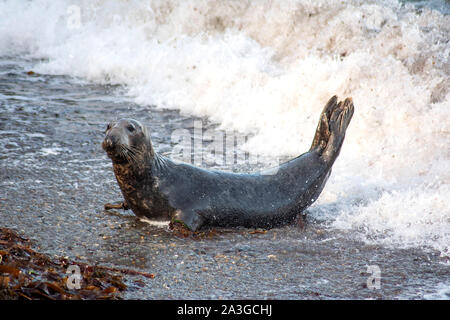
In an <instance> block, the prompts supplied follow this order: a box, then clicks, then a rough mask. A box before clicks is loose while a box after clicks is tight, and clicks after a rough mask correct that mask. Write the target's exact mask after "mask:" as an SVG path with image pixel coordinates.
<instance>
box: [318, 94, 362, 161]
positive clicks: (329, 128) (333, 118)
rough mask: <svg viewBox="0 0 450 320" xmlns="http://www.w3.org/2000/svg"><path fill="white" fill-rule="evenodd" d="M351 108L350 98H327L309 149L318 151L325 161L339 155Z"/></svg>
mask: <svg viewBox="0 0 450 320" xmlns="http://www.w3.org/2000/svg"><path fill="white" fill-rule="evenodd" d="M353 110H354V107H353V101H352V98H347V99H345V101H343V102H342V101H341V102H339V103H338V101H337V97H336V96H333V97H332V98H331V99H330V100H328V102H327V104H326V105H325V108H324V109H323V111H322V114H321V115H320V120H319V124H318V125H317V129H316V134H315V135H314V139H313V142H312V144H311V148H310V151H314V152H318V153H319V154H321V157H322V159H324V160H326V161H330V160H331V161H334V160H335V159H336V158H337V156H338V155H339V151H340V149H341V146H342V142H343V141H344V137H345V131H346V130H347V127H348V125H349V123H350V120H351V118H352V116H353Z"/></svg>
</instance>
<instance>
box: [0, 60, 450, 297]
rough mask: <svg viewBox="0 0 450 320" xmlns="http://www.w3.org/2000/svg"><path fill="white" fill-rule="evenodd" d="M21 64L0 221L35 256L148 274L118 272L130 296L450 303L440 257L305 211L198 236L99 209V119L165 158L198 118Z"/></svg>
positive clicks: (4, 151) (11, 108) (114, 192)
mask: <svg viewBox="0 0 450 320" xmlns="http://www.w3.org/2000/svg"><path fill="white" fill-rule="evenodd" d="M28 64H31V62H27V61H19V62H18V61H16V60H15V59H7V58H3V59H1V63H0V151H1V152H0V164H1V170H0V216H1V221H2V223H1V225H2V226H3V227H8V228H12V229H14V230H17V231H18V232H19V233H20V234H22V235H23V236H25V237H27V238H31V239H32V240H33V241H34V242H35V243H36V245H37V249H39V250H40V251H42V252H45V253H47V254H50V255H58V256H67V257H68V258H70V259H74V260H79V261H83V262H86V263H89V264H102V265H106V266H111V267H126V268H133V269H135V270H138V271H139V270H141V271H144V272H149V273H153V274H155V278H154V279H142V278H139V277H138V276H131V275H129V276H126V277H125V283H126V284H127V286H128V290H127V292H126V293H125V298H128V299H379V298H382V299H396V298H401V299H403V298H406V299H411V298H414V299H422V298H440V299H449V298H450V296H449V293H448V292H447V293H446V292H444V293H442V292H441V293H440V291H439V290H440V289H439V288H441V287H442V286H443V285H444V284H448V283H450V270H449V268H450V267H449V266H448V261H446V260H445V258H442V257H440V256H439V253H438V252H434V251H429V250H422V249H420V248H417V249H407V250H406V249H405V250H393V249H387V248H383V247H381V246H374V245H367V244H364V243H362V242H359V241H355V240H353V239H352V237H351V235H349V234H346V233H345V232H340V231H337V230H335V229H332V228H330V227H329V226H328V225H329V223H328V222H327V221H317V220H315V219H313V218H311V217H308V218H307V223H306V225H305V227H304V228H300V227H299V226H287V227H283V228H276V229H271V230H268V231H267V232H266V233H251V232H252V231H253V230H249V229H237V230H218V232H217V234H216V235H214V236H213V237H211V238H204V239H195V238H192V237H188V238H183V237H178V236H175V235H174V234H173V233H172V232H170V231H169V230H168V229H167V228H166V227H156V226H152V225H149V224H147V223H145V222H142V221H139V220H138V219H137V218H136V217H135V216H134V215H133V214H132V213H131V212H129V211H112V212H110V213H107V212H105V211H104V210H103V205H104V203H106V202H114V201H119V200H121V199H122V198H121V194H120V190H119V188H118V186H117V183H116V181H115V178H114V175H113V172H112V168H111V162H110V160H109V159H108V158H107V157H106V155H105V154H104V152H103V151H102V149H101V146H100V143H101V141H102V138H103V132H104V129H105V126H106V123H107V122H108V121H109V120H112V119H116V118H122V117H132V118H136V119H139V120H140V121H142V122H143V123H145V124H146V125H147V126H149V127H150V129H151V132H152V133H151V134H152V139H153V142H154V145H155V148H156V150H157V151H158V152H162V153H169V152H170V150H171V149H172V148H173V146H174V145H173V144H172V143H171V141H170V135H171V133H172V132H173V130H175V129H177V128H190V127H192V124H193V121H194V120H195V119H194V118H192V117H187V116H184V115H180V114H179V113H178V112H176V111H170V110H159V109H156V108H154V107H143V106H139V105H136V104H133V103H132V102H130V101H129V100H127V99H126V98H124V97H123V96H122V95H121V94H122V93H123V90H121V88H120V87H115V86H110V85H107V86H102V85H93V84H89V83H87V82H83V81H80V80H77V79H73V78H70V77H65V76H49V75H39V74H33V73H29V74H28V73H27V71H29V70H28V69H27V65H28ZM197 120H198V119H197ZM204 124H205V128H214V126H212V125H211V124H208V122H207V121H206V120H205V122H204ZM228 169H229V170H231V169H232V168H228ZM310 210H333V208H332V206H331V207H327V208H320V207H319V208H318V207H317V206H315V207H313V208H311V209H310ZM368 265H377V266H378V267H379V268H380V271H381V282H380V289H373V290H371V289H369V288H367V279H368V278H369V276H370V274H369V273H367V266H368Z"/></svg>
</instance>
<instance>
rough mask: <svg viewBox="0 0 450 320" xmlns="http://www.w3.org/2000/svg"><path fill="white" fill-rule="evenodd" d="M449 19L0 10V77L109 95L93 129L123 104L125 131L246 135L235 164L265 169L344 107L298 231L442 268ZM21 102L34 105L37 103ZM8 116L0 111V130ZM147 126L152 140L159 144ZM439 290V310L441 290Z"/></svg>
mask: <svg viewBox="0 0 450 320" xmlns="http://www.w3.org/2000/svg"><path fill="white" fill-rule="evenodd" d="M449 8H450V4H449V2H448V1H408V2H399V1H395V0H383V1H357V0H346V1H332V0H319V1H309V0H297V1H294V0H283V1H264V0H261V1H214V0H211V1H200V0H195V1H194V0H193V1H189V0H183V1H175V0H173V1H170V0H169V1H166V0H165V1H145V2H144V1H49V0H39V1H31V2H29V1H2V2H0V57H3V58H0V61H1V62H2V66H3V67H4V70H6V71H5V72H4V75H8V74H10V73H11V68H13V69H14V68H15V69H14V70H16V71H17V70H22V71H28V70H32V71H33V72H35V74H36V75H38V76H40V75H43V77H44V78H45V79H47V80H44V83H46V82H45V81H47V82H48V81H50V82H51V81H53V80H48V79H60V78H61V77H62V79H65V80H64V81H68V83H69V84H70V83H73V84H74V86H79V85H81V86H84V85H87V86H94V88H97V87H95V86H100V87H107V88H108V94H106V95H105V94H104V93H102V98H101V101H102V102H101V103H100V105H101V107H99V108H101V109H102V110H107V109H108V107H107V106H106V104H107V103H110V104H111V105H112V106H111V114H110V115H109V119H107V118H108V116H106V117H104V118H105V119H100V118H96V119H95V121H94V122H95V125H98V126H100V123H103V122H105V123H106V122H107V121H108V120H111V119H112V118H114V117H116V118H117V117H120V115H121V113H120V110H121V109H120V108H119V109H117V108H116V107H115V105H118V104H121V103H125V102H124V101H126V103H128V106H129V107H128V108H127V110H128V111H127V112H128V114H131V116H133V108H134V110H136V111H135V113H137V114H145V113H148V114H155V115H156V114H162V116H161V119H163V118H164V117H171V116H172V115H174V114H176V115H177V116H176V117H181V119H190V118H201V119H205V121H208V123H210V124H211V125H212V126H213V128H214V130H218V131H221V130H222V131H228V130H231V131H233V132H238V133H239V134H240V135H246V136H248V137H249V139H248V140H247V142H246V143H243V144H241V145H239V148H240V149H242V150H245V151H248V152H251V153H256V154H259V155H261V156H262V157H263V159H266V160H267V162H271V161H274V160H278V159H286V158H289V157H293V156H296V155H298V154H300V153H302V152H304V151H306V150H307V149H308V148H309V146H310V144H311V140H312V137H313V134H314V130H315V127H316V125H317V121H318V117H319V114H320V112H321V110H322V108H323V106H324V104H325V103H326V101H327V100H328V99H329V98H330V97H331V96H332V95H335V94H336V95H338V97H339V98H341V99H344V98H345V97H348V96H351V97H352V98H353V101H354V104H355V114H354V117H353V119H352V123H351V124H350V127H349V129H348V131H347V135H346V139H345V142H344V146H343V149H342V151H341V154H340V156H339V158H338V160H337V161H336V163H335V165H334V167H333V173H332V175H331V177H330V179H329V181H328V183H327V185H326V187H325V189H324V191H323V192H322V194H321V196H320V197H319V199H318V200H317V202H316V203H315V204H314V205H313V206H312V207H311V208H310V209H309V210H308V216H309V217H311V219H312V220H313V221H315V222H316V223H319V224H320V225H321V227H323V228H325V229H326V230H329V231H330V230H331V231H330V232H339V234H341V235H344V237H345V238H346V239H347V240H348V241H357V242H361V243H364V244H365V245H368V246H381V247H382V248H385V249H386V250H391V249H392V250H394V249H401V250H403V249H404V250H421V252H425V253H437V254H438V255H439V256H440V259H441V260H439V263H440V264H443V265H444V266H445V265H447V266H448V261H449V258H450V205H449V204H448V199H450V95H449V91H450V90H449V88H450V78H449V75H450V36H449V35H450V16H449ZM11 66H14V67H11ZM2 70H3V69H2ZM16 71H14V72H16ZM17 72H19V71H17ZM19 73H20V72H19ZM16 80H17V79H16ZM16 80H15V81H16ZM4 81H7V80H4ZM64 81H63V82H64ZM80 83H81V84H80ZM38 84H39V85H43V84H41V83H40V82H39V81H38ZM57 86H58V85H57V84H56V89H55V90H58V88H57ZM61 86H62V87H64V88H67V87H70V85H67V84H61ZM17 87H18V88H19V89H20V81H19V82H18V83H17ZM19 89H18V91H20V90H19ZM77 90H79V89H77ZM95 90H97V89H93V90H91V91H90V92H96V91H95ZM19 95H20V94H18V96H19ZM1 97H3V98H2V99H3V100H5V99H6V98H7V95H6V94H5V93H2V96H1ZM30 99H31V100H32V101H33V103H34V104H36V105H40V106H42V105H45V102H43V101H45V99H44V100H43V99H40V97H39V91H36V92H34V95H33V97H32V98H30ZM70 99H72V98H70ZM70 99H69V100H70ZM86 99H89V97H82V98H80V96H77V98H73V99H72V100H70V101H72V102H71V104H72V105H76V104H77V103H80V101H81V102H82V103H83V105H86V104H87V102H86ZM66 102H67V101H66ZM92 103H93V104H92V105H90V107H89V108H92V109H89V111H86V114H90V113H89V112H91V110H94V109H95V103H96V101H95V100H94V101H93V102H92ZM11 105H12V104H8V105H7V104H4V105H3V106H1V108H5V109H4V111H2V112H5V114H6V112H9V113H8V116H7V117H14V114H15V113H14V111H11V110H13V109H11V108H12V107H11ZM5 106H6V107H5ZM8 106H9V107H8ZM7 108H9V109H8V111H5V110H6V109H7ZM44 108H45V107H44ZM86 108H87V107H86ZM130 108H131V109H130ZM33 110H34V109H33ZM83 110H84V109H83ZM86 110H87V109H86ZM33 112H34V111H33ZM36 112H39V110H37V111H36ZM173 112H177V113H173ZM7 117H6V118H3V119H2V120H5V121H6V119H7ZM17 117H18V118H17V119H19V118H20V116H17ZM155 117H156V116H155ZM174 117H175V116H174ZM87 118H88V119H87V120H86V121H88V122H89V121H92V119H89V117H87ZM161 121H162V120H161ZM183 121H184V120H183ZM19 122H20V121H19ZM162 122H163V121H162ZM145 124H146V125H148V126H150V127H151V129H152V132H154V134H158V133H157V132H158V128H159V129H160V130H163V128H164V126H163V125H162V124H158V125H156V127H152V123H151V122H147V123H145ZM180 127H181V128H183V123H181V124H176V125H175V126H174V127H173V128H180ZM3 130H4V129H3ZM61 130H62V129H61ZM5 131H7V130H4V131H3V138H5V137H6V140H7V141H10V140H11V139H12V138H11V136H10V135H8V132H10V131H7V132H6V133H5ZM166 131H167V130H166ZM166 131H164V133H160V135H164V137H165V138H161V142H164V143H165V148H166V149H164V150H165V151H166V152H169V153H170V150H171V148H170V146H171V145H172V144H171V143H170V141H168V139H169V137H170V134H171V133H170V130H169V131H167V132H166ZM74 132H76V130H75V131H74ZM160 132H161V131H160ZM98 138H99V139H101V137H98ZM99 141H100V140H99ZM11 148H13V145H12V146H11ZM39 152H41V153H40V154H41V155H43V156H53V155H58V154H61V153H64V152H65V149H64V147H63V146H61V145H58V144H56V145H53V146H45V147H43V148H42V149H40V151H39ZM103 161H104V163H105V164H107V162H106V160H105V159H104V160H103ZM105 166H106V165H105ZM103 167H104V166H103ZM103 167H102V165H100V166H99V168H103ZM223 169H225V170H232V169H233V168H232V166H231V165H228V166H226V165H225V166H223ZM97 170H99V169H98V168H97ZM86 179H88V177H86ZM5 185H6V184H5ZM446 270H448V269H446ZM444 278H445V279H448V274H446V276H445V277H444ZM437 287H438V288H439V290H440V291H439V292H444V294H443V295H441V296H440V297H441V298H448V293H447V296H446V295H445V292H448V288H449V283H448V282H447V281H446V280H445V281H444V282H443V283H441V282H440V283H439V284H438V285H437ZM427 294H428V295H427V296H425V297H436V295H435V293H433V292H431V293H427ZM406 296H408V294H407V295H406ZM422 297H423V296H422Z"/></svg>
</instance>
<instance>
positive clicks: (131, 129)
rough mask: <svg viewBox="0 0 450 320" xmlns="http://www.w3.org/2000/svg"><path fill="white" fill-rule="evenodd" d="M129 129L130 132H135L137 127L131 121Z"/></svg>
mask: <svg viewBox="0 0 450 320" xmlns="http://www.w3.org/2000/svg"><path fill="white" fill-rule="evenodd" d="M127 130H128V131H130V132H133V131H134V130H136V128H135V127H134V125H132V124H131V123H130V124H129V125H128V126H127Z"/></svg>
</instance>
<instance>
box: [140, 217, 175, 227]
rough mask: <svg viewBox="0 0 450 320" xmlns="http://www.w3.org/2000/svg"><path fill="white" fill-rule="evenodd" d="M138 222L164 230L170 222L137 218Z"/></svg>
mask: <svg viewBox="0 0 450 320" xmlns="http://www.w3.org/2000/svg"><path fill="white" fill-rule="evenodd" d="M139 220H140V221H142V222H145V223H148V224H149V225H151V226H154V227H158V228H163V229H166V228H167V227H168V226H169V223H170V221H156V220H150V219H147V218H139Z"/></svg>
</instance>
